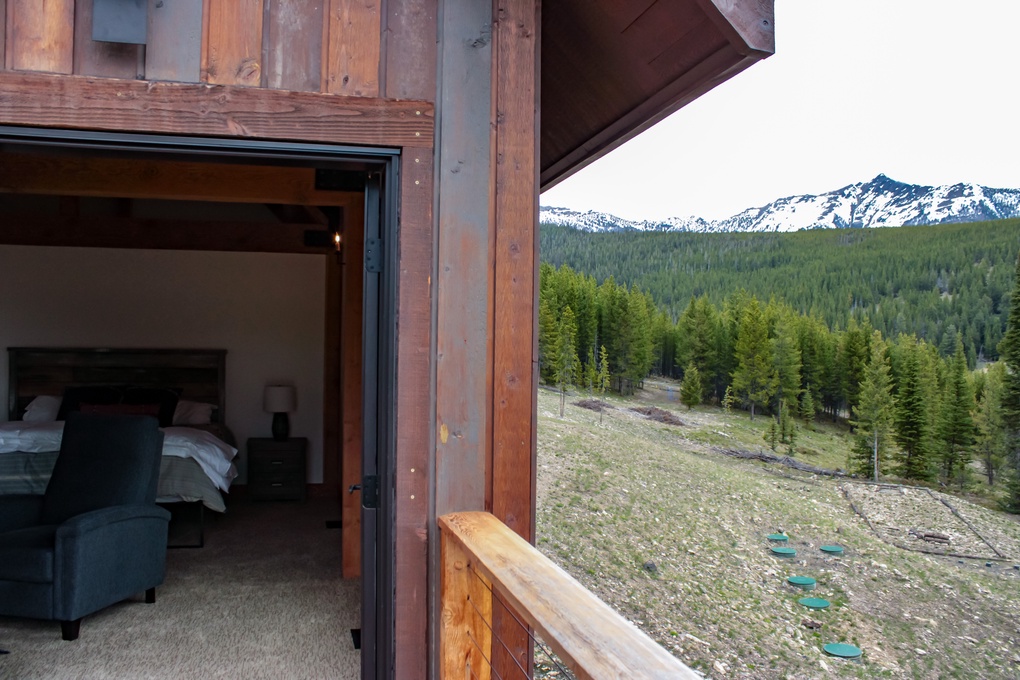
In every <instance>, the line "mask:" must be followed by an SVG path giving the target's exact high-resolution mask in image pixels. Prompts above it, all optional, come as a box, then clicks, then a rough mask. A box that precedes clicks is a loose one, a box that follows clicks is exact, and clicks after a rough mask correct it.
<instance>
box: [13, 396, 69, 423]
mask: <svg viewBox="0 0 1020 680" xmlns="http://www.w3.org/2000/svg"><path fill="white" fill-rule="evenodd" d="M60 401H61V398H60V397H51V396H48V395H42V396H40V397H36V398H35V399H33V400H32V401H30V402H29V403H28V406H27V407H25V415H24V416H23V417H22V419H23V420H26V421H28V422H30V423H48V422H50V421H53V420H56V419H57V413H58V412H59V411H60Z"/></svg>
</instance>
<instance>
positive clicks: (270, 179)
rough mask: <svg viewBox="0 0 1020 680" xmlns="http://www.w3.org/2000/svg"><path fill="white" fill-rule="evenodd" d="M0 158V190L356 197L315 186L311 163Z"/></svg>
mask: <svg viewBox="0 0 1020 680" xmlns="http://www.w3.org/2000/svg"><path fill="white" fill-rule="evenodd" d="M0 158H2V162H0V192H11V193H23V194H44V195H50V196H54V195H55V196H62V195H70V196H110V197H118V198H165V199H171V200H192V201H201V200H210V201H211V200H215V201H220V202H227V203H284V204H297V205H346V204H349V203H350V202H351V201H352V200H356V198H357V197H358V196H360V194H358V193H356V192H344V191H322V190H317V189H316V188H315V171H314V170H313V169H311V168H296V167H278V166H268V165H232V164H226V163H200V162H187V161H166V160H156V159H142V158H87V157H82V156H45V155H37V154H14V153H11V154H3V155H0Z"/></svg>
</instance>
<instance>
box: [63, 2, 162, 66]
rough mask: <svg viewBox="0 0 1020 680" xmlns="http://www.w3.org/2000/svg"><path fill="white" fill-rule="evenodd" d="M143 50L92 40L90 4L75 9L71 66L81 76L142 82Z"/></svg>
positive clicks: (79, 5) (85, 3) (140, 47)
mask: <svg viewBox="0 0 1020 680" xmlns="http://www.w3.org/2000/svg"><path fill="white" fill-rule="evenodd" d="M144 61H145V47H144V46H143V45H129V44H126V43H113V42H102V41H96V40H93V39H92V3H91V2H77V3H75V6H74V66H73V72H74V73H75V74H77V75H82V76H105V77H107V78H143V77H144V75H143V74H144Z"/></svg>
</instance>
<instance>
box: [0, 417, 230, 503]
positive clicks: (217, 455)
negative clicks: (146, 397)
mask: <svg viewBox="0 0 1020 680" xmlns="http://www.w3.org/2000/svg"><path fill="white" fill-rule="evenodd" d="M162 429H163V455H164V456H176V457H178V458H193V459H194V460H195V462H197V463H198V464H199V466H200V467H201V468H202V471H203V472H205V474H206V475H207V476H208V477H209V479H210V480H212V483H213V484H215V485H216V488H218V489H220V490H221V491H227V490H228V489H229V488H230V482H231V481H233V479H234V478H235V477H237V468H236V467H235V466H234V463H233V462H232V461H233V460H234V456H236V455H237V449H235V448H234V447H232V446H229V445H227V444H226V443H225V442H223V441H222V440H221V439H219V438H218V437H216V436H214V435H212V434H210V433H208V432H206V431H204V430H196V429H195V428H191V427H164V428H162ZM63 433H64V421H62V420H56V421H51V422H46V423H32V422H25V421H23V420H12V421H9V422H6V423H0V454H3V453H14V452H16V451H20V452H22V453H42V452H44V451H59V450H60V439H61V437H62V436H63Z"/></svg>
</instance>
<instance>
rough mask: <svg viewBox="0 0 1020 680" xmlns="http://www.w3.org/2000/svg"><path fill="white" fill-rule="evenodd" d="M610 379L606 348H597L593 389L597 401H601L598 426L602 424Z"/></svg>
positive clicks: (603, 346)
mask: <svg viewBox="0 0 1020 680" xmlns="http://www.w3.org/2000/svg"><path fill="white" fill-rule="evenodd" d="M611 380H612V377H611V376H610V374H609V352H607V351H606V346H605V345H602V347H601V348H599V372H598V375H597V377H596V380H595V389H596V390H597V391H598V393H599V399H600V400H601V401H602V408H600V409H599V425H601V424H602V412H603V411H605V410H606V390H608V389H609V383H610V381H611Z"/></svg>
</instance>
